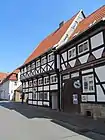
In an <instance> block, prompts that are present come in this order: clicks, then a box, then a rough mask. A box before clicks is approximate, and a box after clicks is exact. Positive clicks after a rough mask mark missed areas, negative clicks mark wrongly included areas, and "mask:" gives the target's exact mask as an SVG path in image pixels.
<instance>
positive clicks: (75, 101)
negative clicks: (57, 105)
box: [73, 94, 78, 104]
mask: <svg viewBox="0 0 105 140" xmlns="http://www.w3.org/2000/svg"><path fill="white" fill-rule="evenodd" d="M73 104H78V94H73Z"/></svg>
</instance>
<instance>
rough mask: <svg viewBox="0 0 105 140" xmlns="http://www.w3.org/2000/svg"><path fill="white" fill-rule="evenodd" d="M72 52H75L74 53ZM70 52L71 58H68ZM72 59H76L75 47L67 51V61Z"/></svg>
mask: <svg viewBox="0 0 105 140" xmlns="http://www.w3.org/2000/svg"><path fill="white" fill-rule="evenodd" d="M73 50H75V51H74V53H73ZM70 52H71V57H70V56H69V53H70ZM74 57H76V47H73V48H72V49H70V50H68V59H72V58H74Z"/></svg>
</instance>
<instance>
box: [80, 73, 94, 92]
mask: <svg viewBox="0 0 105 140" xmlns="http://www.w3.org/2000/svg"><path fill="white" fill-rule="evenodd" d="M82 82H83V92H85V93H87V92H94V90H95V89H94V76H93V74H90V75H86V76H83V77H82Z"/></svg>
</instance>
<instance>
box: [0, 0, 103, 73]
mask: <svg viewBox="0 0 105 140" xmlns="http://www.w3.org/2000/svg"><path fill="white" fill-rule="evenodd" d="M104 4H105V0H0V72H12V71H13V70H15V69H16V68H17V67H19V66H21V65H22V64H23V63H24V61H25V60H26V59H27V57H28V56H29V55H30V54H31V53H32V52H33V50H34V49H35V47H36V46H37V45H38V44H39V43H40V41H42V40H43V39H44V38H45V37H46V36H47V35H48V34H50V33H51V32H53V31H54V30H56V29H57V28H58V26H59V23H60V22H61V21H63V20H64V21H66V20H68V19H70V18H71V17H72V16H73V15H74V14H76V13H77V12H78V11H79V10H81V9H82V10H83V11H84V13H85V15H89V14H90V13H92V12H93V11H95V10H96V9H98V8H99V7H101V6H102V5H104Z"/></svg>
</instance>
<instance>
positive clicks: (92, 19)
mask: <svg viewBox="0 0 105 140" xmlns="http://www.w3.org/2000/svg"><path fill="white" fill-rule="evenodd" d="M60 25H61V26H60V27H59V28H58V29H57V30H56V31H55V32H54V33H52V34H51V35H49V36H48V37H47V38H46V39H45V40H43V41H42V42H41V43H40V44H39V46H38V47H37V48H36V49H35V51H34V52H33V53H32V54H31V55H30V56H29V58H28V59H27V60H26V62H25V63H24V64H23V66H21V67H20V71H21V82H22V87H23V88H22V89H23V93H24V94H28V103H29V104H32V105H37V106H47V107H51V108H52V109H60V110H63V111H65V112H75V113H82V114H83V115H86V114H87V115H91V116H93V117H94V116H98V117H105V105H104V104H105V74H104V71H105V6H102V7H101V8H99V9H98V10H96V11H95V12H93V13H92V14H91V15H89V16H88V17H85V16H84V14H83V12H82V11H80V12H79V13H78V14H76V15H75V16H74V17H73V18H71V19H70V20H69V21H67V22H66V23H62V24H60ZM58 36H59V37H58ZM52 40H53V41H52Z"/></svg>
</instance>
